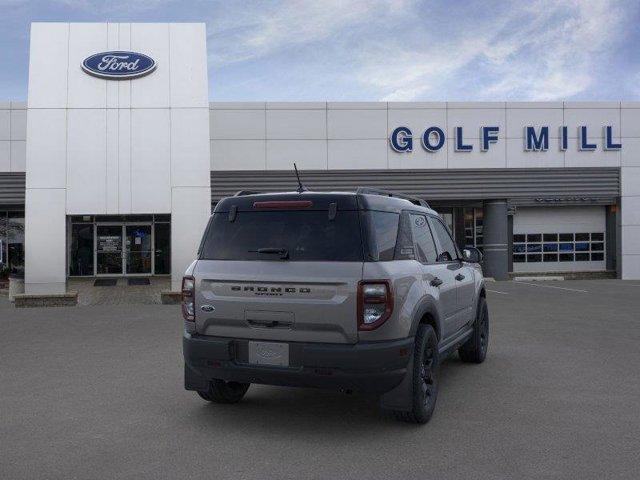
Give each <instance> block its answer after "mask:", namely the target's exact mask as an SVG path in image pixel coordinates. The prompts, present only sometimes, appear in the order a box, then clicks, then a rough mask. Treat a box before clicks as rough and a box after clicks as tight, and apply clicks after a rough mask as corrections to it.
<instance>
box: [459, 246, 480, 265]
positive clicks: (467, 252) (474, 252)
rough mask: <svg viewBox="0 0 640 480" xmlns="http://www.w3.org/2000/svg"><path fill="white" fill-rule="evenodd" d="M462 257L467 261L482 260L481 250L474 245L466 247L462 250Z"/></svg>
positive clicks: (477, 261) (476, 261)
mask: <svg viewBox="0 0 640 480" xmlns="http://www.w3.org/2000/svg"><path fill="white" fill-rule="evenodd" d="M462 259H463V260H464V261H465V262H469V263H480V262H482V252H481V251H480V250H478V249H477V248H474V247H468V248H465V249H464V250H462Z"/></svg>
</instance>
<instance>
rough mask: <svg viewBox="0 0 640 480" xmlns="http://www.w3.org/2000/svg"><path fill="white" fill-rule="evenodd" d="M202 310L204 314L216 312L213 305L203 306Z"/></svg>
mask: <svg viewBox="0 0 640 480" xmlns="http://www.w3.org/2000/svg"><path fill="white" fill-rule="evenodd" d="M200 310H202V311H203V312H213V311H214V310H215V307H214V306H213V305H202V306H201V307H200Z"/></svg>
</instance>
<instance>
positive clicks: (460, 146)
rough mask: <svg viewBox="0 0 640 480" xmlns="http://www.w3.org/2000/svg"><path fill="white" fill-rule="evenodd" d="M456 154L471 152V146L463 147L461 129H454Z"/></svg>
mask: <svg viewBox="0 0 640 480" xmlns="http://www.w3.org/2000/svg"><path fill="white" fill-rule="evenodd" d="M455 137H456V148H455V150H456V152H470V151H471V150H473V145H465V144H464V143H463V137H462V127H456V134H455Z"/></svg>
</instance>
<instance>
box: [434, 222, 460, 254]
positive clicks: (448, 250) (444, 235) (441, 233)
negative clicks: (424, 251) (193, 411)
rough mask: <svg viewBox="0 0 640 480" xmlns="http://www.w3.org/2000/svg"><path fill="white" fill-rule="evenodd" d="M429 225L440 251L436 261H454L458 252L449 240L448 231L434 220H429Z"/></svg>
mask: <svg viewBox="0 0 640 480" xmlns="http://www.w3.org/2000/svg"><path fill="white" fill-rule="evenodd" d="M429 223H430V225H431V228H432V231H433V234H434V235H435V236H436V237H437V238H438V241H439V242H440V249H439V250H438V260H439V261H442V262H447V261H451V260H456V259H457V258H458V252H457V250H456V246H455V244H454V243H453V240H452V239H451V235H450V234H449V231H448V230H447V229H446V227H445V226H444V224H443V223H442V222H441V221H439V220H436V219H434V218H430V219H429Z"/></svg>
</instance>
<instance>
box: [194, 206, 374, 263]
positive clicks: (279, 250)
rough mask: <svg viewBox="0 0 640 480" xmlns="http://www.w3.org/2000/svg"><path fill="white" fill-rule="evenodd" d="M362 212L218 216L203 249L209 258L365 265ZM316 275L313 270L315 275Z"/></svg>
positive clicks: (221, 213)
mask: <svg viewBox="0 0 640 480" xmlns="http://www.w3.org/2000/svg"><path fill="white" fill-rule="evenodd" d="M362 250H363V249H362V235H361V232H360V222H359V215H358V212H356V211H338V212H337V215H336V216H335V218H334V219H329V215H328V212H327V211H318V210H315V211H314V210H305V211H284V210H283V211H262V212H238V213H237V215H236V218H235V219H234V220H233V221H229V214H228V213H226V212H220V213H214V214H213V218H212V219H211V223H210V225H209V228H208V229H207V233H206V237H205V239H204V242H203V245H202V252H201V255H200V258H201V259H203V260H284V259H286V260H288V261H333V262H336V261H342V262H357V261H362V258H363V252H362ZM309 275H313V272H309Z"/></svg>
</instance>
